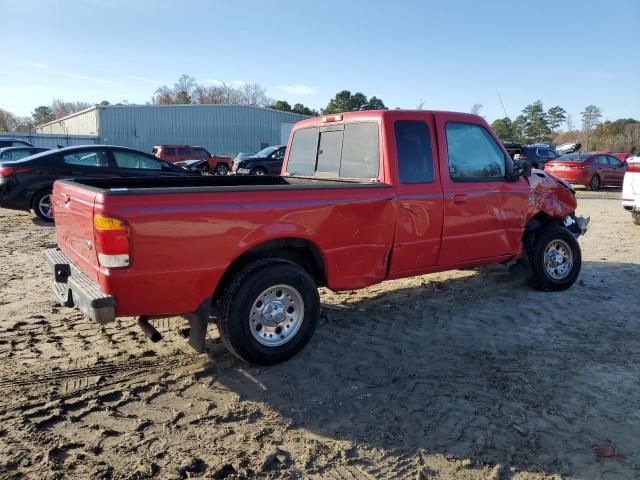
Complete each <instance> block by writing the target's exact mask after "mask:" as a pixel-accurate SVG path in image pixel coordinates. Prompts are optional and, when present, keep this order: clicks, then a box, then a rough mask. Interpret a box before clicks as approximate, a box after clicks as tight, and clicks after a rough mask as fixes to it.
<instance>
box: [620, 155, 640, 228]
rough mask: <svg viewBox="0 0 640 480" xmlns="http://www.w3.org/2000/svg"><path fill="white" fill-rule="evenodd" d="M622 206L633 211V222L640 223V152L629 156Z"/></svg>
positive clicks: (623, 185)
mask: <svg viewBox="0 0 640 480" xmlns="http://www.w3.org/2000/svg"><path fill="white" fill-rule="evenodd" d="M622 206H623V207H624V209H625V210H629V211H630V212H631V216H632V217H633V223H635V224H636V225H640V152H638V153H637V154H636V155H635V156H633V157H629V158H627V172H626V173H625V174H624V182H623V184H622Z"/></svg>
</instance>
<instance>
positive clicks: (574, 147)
mask: <svg viewBox="0 0 640 480" xmlns="http://www.w3.org/2000/svg"><path fill="white" fill-rule="evenodd" d="M581 148H582V144H580V143H571V142H570V143H563V144H561V145H558V146H557V147H556V153H557V154H558V155H566V154H567V153H574V152H577V151H578V150H580V149H581Z"/></svg>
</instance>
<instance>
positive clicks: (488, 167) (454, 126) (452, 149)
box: [446, 122, 505, 182]
mask: <svg viewBox="0 0 640 480" xmlns="http://www.w3.org/2000/svg"><path fill="white" fill-rule="evenodd" d="M446 133H447V154H448V157H449V175H450V177H451V180H453V181H479V182H482V181H496V180H499V179H504V176H505V157H504V153H503V152H502V149H501V148H500V147H499V146H498V144H497V143H496V142H495V140H494V139H493V137H492V136H491V135H490V134H489V132H487V130H485V129H484V128H483V127H481V126H480V125H474V124H471V123H458V122H449V123H447V126H446Z"/></svg>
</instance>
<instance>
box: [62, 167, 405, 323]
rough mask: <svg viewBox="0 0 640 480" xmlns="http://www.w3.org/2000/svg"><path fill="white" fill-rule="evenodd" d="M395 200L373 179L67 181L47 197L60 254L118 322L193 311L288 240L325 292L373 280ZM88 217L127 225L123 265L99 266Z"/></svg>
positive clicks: (386, 248)
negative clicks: (322, 280)
mask: <svg viewBox="0 0 640 480" xmlns="http://www.w3.org/2000/svg"><path fill="white" fill-rule="evenodd" d="M394 198H395V193H394V189H393V188H392V187H391V186H390V185H388V184H385V183H380V182H369V181H362V182H358V181H350V180H335V179H317V178H303V177H268V176H261V177H250V176H238V177H236V176H228V177H218V176H206V177H167V178H153V179H150V178H114V179H81V180H80V179H75V180H61V181H58V182H56V183H55V185H54V190H53V203H54V212H55V218H56V239H57V243H58V246H59V248H60V249H61V250H62V251H63V253H64V254H65V255H66V256H67V257H68V258H69V260H70V261H71V263H73V264H74V265H76V266H77V267H78V268H79V269H80V270H82V271H83V272H84V273H85V274H86V275H87V276H88V277H89V278H91V280H93V281H94V282H96V283H97V284H98V285H99V286H100V290H101V291H102V292H104V293H105V294H108V295H112V296H113V297H114V298H116V305H115V309H116V315H117V316H133V315H160V314H181V313H185V312H193V311H195V309H196V308H198V305H200V304H201V303H202V301H203V299H205V298H207V297H210V296H211V294H212V292H213V291H214V290H215V288H216V286H217V285H218V283H219V281H220V279H221V278H222V275H223V274H224V272H225V270H226V269H227V268H228V266H229V265H231V264H232V263H233V262H234V260H235V259H237V258H238V257H239V256H240V255H243V254H246V253H247V252H249V251H251V250H252V249H254V248H258V247H260V246H262V245H264V244H265V243H268V244H270V245H273V242H287V241H288V239H295V241H297V242H306V243H305V245H309V248H313V249H315V250H316V251H317V252H322V253H321V255H322V256H323V259H322V262H323V264H324V265H325V267H324V268H325V270H326V271H325V273H326V278H327V285H328V286H329V287H330V288H333V289H336V290H342V289H351V288H358V287H364V286H367V285H371V284H373V283H377V282H380V281H381V280H383V279H384V277H385V275H386V266H387V262H386V260H387V258H388V255H389V252H390V250H391V246H392V243H393V235H394V231H395V217H394V210H395V205H394V201H393V200H394ZM96 215H102V216H107V217H113V218H117V219H121V220H123V221H124V222H125V223H126V224H127V228H128V232H129V233H128V235H129V242H130V255H131V264H130V265H129V266H128V267H126V268H121V269H105V268H103V267H101V266H100V265H99V263H98V259H97V252H96V249H95V248H94V245H93V243H94V234H93V218H94V216H96ZM141 289H142V290H143V291H145V292H148V295H146V294H145V295H144V296H138V297H132V296H131V295H128V294H127V293H128V292H130V291H140V290H141Z"/></svg>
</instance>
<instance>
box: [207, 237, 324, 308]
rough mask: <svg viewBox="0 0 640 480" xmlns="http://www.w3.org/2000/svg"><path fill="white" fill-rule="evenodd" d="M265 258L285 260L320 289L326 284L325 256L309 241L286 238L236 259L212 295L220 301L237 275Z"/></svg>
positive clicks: (277, 239) (271, 241)
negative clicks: (307, 275)
mask: <svg viewBox="0 0 640 480" xmlns="http://www.w3.org/2000/svg"><path fill="white" fill-rule="evenodd" d="M266 258H276V259H283V260H288V261H290V262H293V263H295V264H297V265H299V266H300V267H302V268H303V269H304V270H305V271H306V272H307V273H308V274H309V275H311V278H313V280H314V281H315V282H316V285H318V286H326V285H327V273H326V268H325V261H324V257H323V255H322V253H321V251H320V249H319V248H318V246H317V245H315V244H314V243H313V242H311V241H310V240H307V239H305V238H300V237H283V238H276V239H271V240H267V241H265V242H262V243H259V244H257V245H254V246H252V247H250V248H249V249H247V250H246V251H244V252H243V253H242V254H240V255H239V256H238V257H236V258H235V259H234V260H233V261H232V262H231V264H230V265H229V267H228V268H227V269H226V270H225V272H224V274H223V275H222V277H221V279H220V281H219V282H218V285H217V286H216V288H215V291H214V293H213V301H214V302H215V301H217V300H218V299H220V297H221V295H222V294H223V292H224V290H225V288H226V287H227V286H228V285H229V283H230V282H231V281H232V279H233V278H234V277H235V275H236V274H237V273H238V272H240V271H241V270H243V269H244V268H245V267H247V266H248V265H249V264H251V263H253V262H255V261H257V260H261V259H266Z"/></svg>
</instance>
